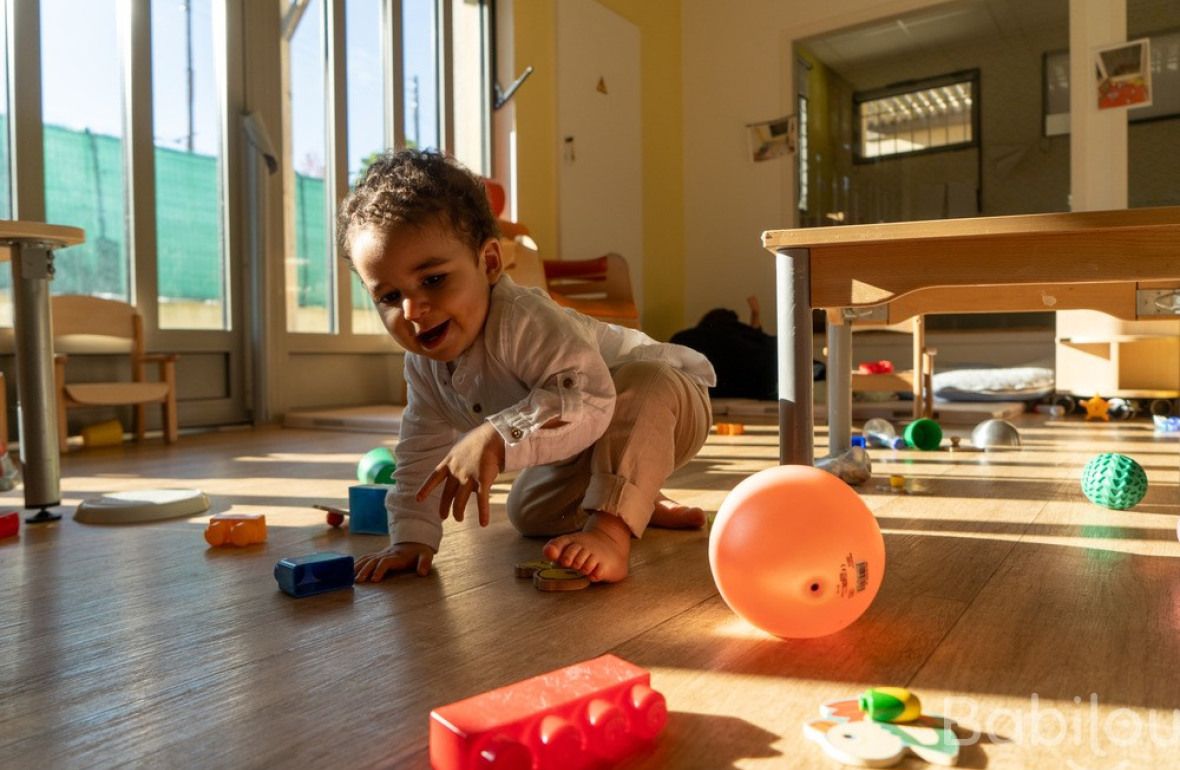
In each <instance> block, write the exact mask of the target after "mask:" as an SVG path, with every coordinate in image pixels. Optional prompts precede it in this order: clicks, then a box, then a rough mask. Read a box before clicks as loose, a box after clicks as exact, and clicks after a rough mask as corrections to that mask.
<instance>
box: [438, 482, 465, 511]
mask: <svg viewBox="0 0 1180 770" xmlns="http://www.w3.org/2000/svg"><path fill="white" fill-rule="evenodd" d="M458 491H459V482H458V480H456V479H455V477H454V476H447V483H446V484H444V485H443V493H442V496H441V497H440V498H439V500H438V517H439V518H440V519H445V518H446V517H447V512H448V511H450V510H451V502H452V501H453V500H454V499H455V493H456V492H458ZM455 521H463V511H462V510H461V509H460V510H456V511H455Z"/></svg>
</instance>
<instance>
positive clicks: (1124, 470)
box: [1082, 452, 1147, 511]
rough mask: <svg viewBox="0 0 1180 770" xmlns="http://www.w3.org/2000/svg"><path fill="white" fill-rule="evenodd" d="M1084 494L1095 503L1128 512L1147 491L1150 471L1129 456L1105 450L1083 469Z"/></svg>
mask: <svg viewBox="0 0 1180 770" xmlns="http://www.w3.org/2000/svg"><path fill="white" fill-rule="evenodd" d="M1082 493H1083V494H1085V495H1086V498H1087V499H1088V500H1089V501H1090V502H1092V503H1094V504H1095V505H1101V506H1102V507H1104V508H1113V509H1114V510H1116V511H1125V510H1127V509H1128V508H1133V507H1135V506H1136V505H1138V504H1139V501H1140V500H1142V499H1143V496H1144V495H1146V494H1147V474H1146V473H1145V472H1144V470H1143V466H1141V465H1140V464H1139V463H1137V462H1135V461H1134V460H1132V459H1131V458H1130V457H1127V456H1126V455H1121V454H1117V453H1115V452H1103V453H1102V454H1100V455H1098V456H1097V457H1095V458H1094V459H1092V460H1090V462H1088V463H1086V467H1085V468H1084V469H1083V470H1082Z"/></svg>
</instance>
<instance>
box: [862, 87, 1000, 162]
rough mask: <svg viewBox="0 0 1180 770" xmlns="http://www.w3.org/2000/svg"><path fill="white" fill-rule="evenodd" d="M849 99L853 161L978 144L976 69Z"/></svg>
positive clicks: (864, 93)
mask: <svg viewBox="0 0 1180 770" xmlns="http://www.w3.org/2000/svg"><path fill="white" fill-rule="evenodd" d="M852 99H853V130H854V131H855V133H856V136H855V142H854V148H855V152H854V155H855V158H856V160H857V161H859V162H866V161H874V160H879V159H881V158H887V157H895V156H900V155H914V154H917V153H921V152H931V151H938V150H952V149H960V148H963V147H972V146H975V145H977V144H978V141H979V71H978V70H973V71H970V72H957V73H954V74H951V75H945V76H943V77H938V78H930V79H928V80H923V81H913V82H909V83H902V84H899V85H896V86H889V87H887V88H883V89H879V90H875V91H866V92H862V93H858V94H854V95H853V98H852Z"/></svg>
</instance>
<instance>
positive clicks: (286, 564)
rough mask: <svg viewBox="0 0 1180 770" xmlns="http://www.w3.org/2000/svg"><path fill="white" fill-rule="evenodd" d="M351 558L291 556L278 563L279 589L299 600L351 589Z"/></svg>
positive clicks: (327, 553) (330, 554)
mask: <svg viewBox="0 0 1180 770" xmlns="http://www.w3.org/2000/svg"><path fill="white" fill-rule="evenodd" d="M352 570H353V563H352V557H351V556H345V555H344V554H342V553H333V552H331V551H320V552H319V553H312V554H308V555H306V556H290V557H287V558H286V559H280V560H279V561H278V563H277V564H275V580H277V581H279V588H281V589H283V591H284V592H285V593H288V594H291V596H294V597H295V598H296V599H299V598H302V597H304V596H312V595H313V594H322V593H324V592H325V591H335V590H336V589H338V588H350V587H351V586H352V580H353V576H352Z"/></svg>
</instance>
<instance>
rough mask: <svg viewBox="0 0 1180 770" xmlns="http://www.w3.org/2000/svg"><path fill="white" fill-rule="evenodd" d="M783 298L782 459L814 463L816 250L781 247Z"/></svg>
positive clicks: (778, 267)
mask: <svg viewBox="0 0 1180 770" xmlns="http://www.w3.org/2000/svg"><path fill="white" fill-rule="evenodd" d="M775 274H776V284H777V288H776V291H777V297H778V302H776V303H775V307H776V311H777V313H776V314H777V319H776V320H777V323H778V428H779V449H778V459H779V462H780V463H782V464H783V465H811V464H812V461H813V459H814V446H813V443H812V416H811V415H812V409H811V404H812V367H811V361H812V355H811V348H812V345H811V253H810V251H809V250H808V249H782V250H780V251H779V252H778V254H777V256H776V258H775Z"/></svg>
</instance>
